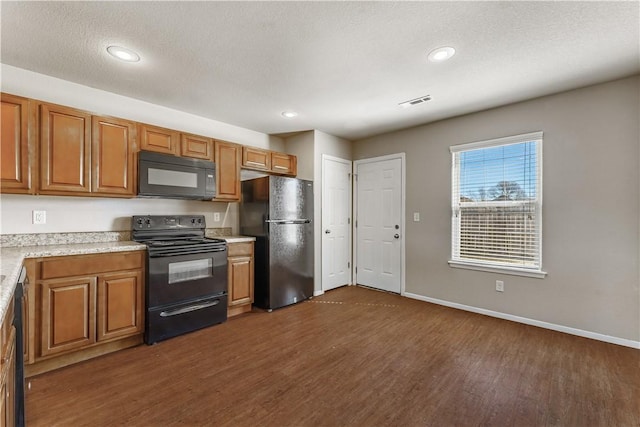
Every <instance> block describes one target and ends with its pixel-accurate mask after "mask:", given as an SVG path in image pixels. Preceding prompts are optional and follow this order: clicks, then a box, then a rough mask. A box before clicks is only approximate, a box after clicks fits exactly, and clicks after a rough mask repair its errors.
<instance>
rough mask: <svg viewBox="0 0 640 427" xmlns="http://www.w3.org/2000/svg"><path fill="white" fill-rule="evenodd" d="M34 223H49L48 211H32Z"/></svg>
mask: <svg viewBox="0 0 640 427" xmlns="http://www.w3.org/2000/svg"><path fill="white" fill-rule="evenodd" d="M32 214H33V217H32V222H33V223H34V224H46V223H47V211H32Z"/></svg>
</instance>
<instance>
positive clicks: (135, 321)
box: [98, 271, 143, 341]
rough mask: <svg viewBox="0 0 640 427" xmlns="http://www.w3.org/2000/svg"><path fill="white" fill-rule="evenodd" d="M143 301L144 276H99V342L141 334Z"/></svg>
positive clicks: (138, 272) (136, 273)
mask: <svg viewBox="0 0 640 427" xmlns="http://www.w3.org/2000/svg"><path fill="white" fill-rule="evenodd" d="M142 298H143V297H142V272H140V271H129V272H124V273H113V274H107V275H102V276H99V277H98V341H104V340H108V339H112V338H118V337H124V336H128V335H135V334H138V333H141V332H142V331H143V326H142V311H143V302H142Z"/></svg>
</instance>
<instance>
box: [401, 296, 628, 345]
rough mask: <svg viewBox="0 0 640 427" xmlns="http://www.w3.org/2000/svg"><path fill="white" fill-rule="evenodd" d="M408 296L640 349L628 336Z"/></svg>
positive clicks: (434, 299)
mask: <svg viewBox="0 0 640 427" xmlns="http://www.w3.org/2000/svg"><path fill="white" fill-rule="evenodd" d="M402 296H405V297H407V298H413V299H417V300H420V301H426V302H430V303H433V304H438V305H444V306H446V307H451V308H457V309H459V310H464V311H471V312H473V313H478V314H484V315H486V316H491V317H497V318H499V319H505V320H511V321H512V322H518V323H524V324H526V325H532V326H538V327H540V328H544V329H551V330H552V331H558V332H564V333H566V334H571V335H577V336H579V337H584V338H591V339H594V340H598V341H604V342H608V343H611V344H618V345H622V346H625V347H631V348H636V349H640V341H633V340H628V339H626V338H618V337H612V336H610V335H604V334H598V333H596V332H589V331H584V330H582V329H576V328H570V327H568V326H562V325H556V324H554V323H548V322H543V321H540V320H535V319H529V318H527V317H520V316H514V315H512V314H506V313H500V312H499V311H492V310H486V309H484V308H478V307H473V306H470V305H464V304H458V303H455V302H450V301H445V300H440V299H436V298H429V297H425V296H422V295H418V294H412V293H410V292H405V293H403V294H402Z"/></svg>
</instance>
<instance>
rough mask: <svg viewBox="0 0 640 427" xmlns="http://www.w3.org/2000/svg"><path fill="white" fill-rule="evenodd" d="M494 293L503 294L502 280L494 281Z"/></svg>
mask: <svg viewBox="0 0 640 427" xmlns="http://www.w3.org/2000/svg"><path fill="white" fill-rule="evenodd" d="M496 291H497V292H504V282H503V281H502V280H496Z"/></svg>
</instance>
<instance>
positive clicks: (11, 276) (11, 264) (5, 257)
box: [0, 241, 147, 321]
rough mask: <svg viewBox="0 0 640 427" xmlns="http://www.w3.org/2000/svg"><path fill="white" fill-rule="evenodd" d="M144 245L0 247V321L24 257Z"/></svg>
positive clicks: (64, 254)
mask: <svg viewBox="0 0 640 427" xmlns="http://www.w3.org/2000/svg"><path fill="white" fill-rule="evenodd" d="M146 248H147V247H146V246H145V245H143V244H141V243H137V242H132V241H122V242H100V243H76V244H62V245H41V246H14V247H8V248H2V249H0V255H1V258H0V271H1V272H2V275H3V277H2V280H0V321H1V319H4V315H5V313H6V311H7V307H9V304H10V302H11V298H12V296H13V293H14V291H15V289H16V281H17V280H18V277H19V276H20V271H21V269H22V265H23V264H24V260H25V259H26V258H40V257H54V256H66V255H89V254H99V253H110V252H128V251H141V250H146Z"/></svg>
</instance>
